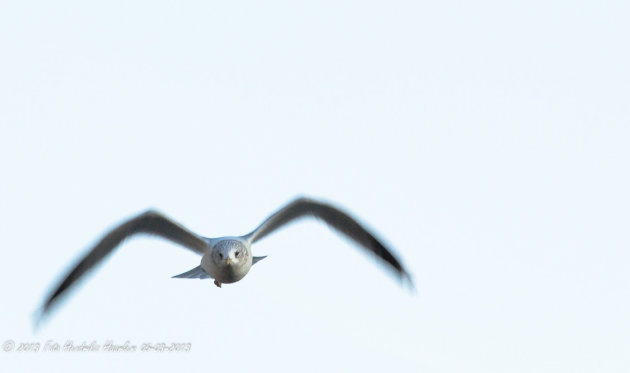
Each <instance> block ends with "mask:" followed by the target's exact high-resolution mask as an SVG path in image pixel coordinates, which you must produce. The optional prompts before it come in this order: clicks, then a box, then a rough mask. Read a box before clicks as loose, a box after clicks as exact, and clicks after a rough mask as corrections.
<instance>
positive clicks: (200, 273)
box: [172, 266, 212, 279]
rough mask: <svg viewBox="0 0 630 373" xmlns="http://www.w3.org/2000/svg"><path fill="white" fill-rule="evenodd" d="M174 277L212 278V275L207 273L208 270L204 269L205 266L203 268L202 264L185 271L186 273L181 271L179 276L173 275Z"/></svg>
mask: <svg viewBox="0 0 630 373" xmlns="http://www.w3.org/2000/svg"><path fill="white" fill-rule="evenodd" d="M172 278H198V279H205V278H212V277H210V275H209V274H207V273H206V271H204V270H203V268H201V266H197V267H195V268H193V269H191V270H190V271H187V272H184V273H180V274H179V275H177V276H173V277H172Z"/></svg>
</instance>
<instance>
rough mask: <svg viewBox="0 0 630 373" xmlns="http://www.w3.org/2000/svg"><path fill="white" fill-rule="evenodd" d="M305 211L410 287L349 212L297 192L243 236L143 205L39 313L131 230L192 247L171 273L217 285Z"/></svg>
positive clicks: (243, 268) (238, 275)
mask: <svg viewBox="0 0 630 373" xmlns="http://www.w3.org/2000/svg"><path fill="white" fill-rule="evenodd" d="M308 216H310V217H314V218H317V219H321V220H323V221H324V222H325V223H326V224H328V225H329V226H330V227H332V228H334V229H335V230H337V231H339V232H340V233H342V234H344V235H346V236H347V237H348V238H350V239H351V240H353V241H354V242H355V243H356V244H358V245H359V246H360V247H362V248H364V249H365V250H367V251H369V252H371V253H373V254H374V255H375V256H376V257H377V258H379V259H380V261H381V262H382V263H383V264H384V265H385V266H386V267H388V268H389V269H390V270H392V271H393V272H394V273H395V274H396V275H397V276H398V277H399V278H400V279H401V280H403V281H405V280H406V281H407V282H408V283H409V284H410V285H411V286H412V287H413V282H412V280H411V276H410V274H409V272H408V271H407V270H406V269H405V268H404V267H403V265H402V264H401V262H400V260H399V259H397V258H396V257H395V256H394V255H393V254H392V253H391V252H390V250H388V249H387V248H386V247H385V246H384V245H383V244H382V243H381V242H380V241H379V240H378V239H376V238H375V237H374V235H372V234H371V233H370V232H368V231H367V230H366V229H365V228H364V227H362V226H361V225H360V224H359V223H358V222H357V221H356V220H354V219H353V218H351V217H350V216H349V215H348V214H347V213H345V212H343V211H341V210H340V209H338V208H336V207H333V206H331V205H329V204H326V203H323V202H319V201H316V200H313V199H309V198H298V199H296V200H294V201H293V202H291V203H289V204H288V205H286V206H284V207H282V208H281V209H280V210H278V211H277V212H275V213H274V214H273V215H271V216H270V217H268V218H267V219H266V220H265V221H263V222H262V224H260V225H259V226H258V227H257V228H256V229H254V230H253V231H251V232H250V233H248V234H246V235H243V236H228V237H219V238H208V237H202V236H199V235H197V234H196V233H193V232H191V231H190V230H188V229H186V228H185V227H183V226H181V225H180V224H178V223H176V222H174V221H173V220H171V219H170V218H168V217H166V216H164V215H162V214H161V213H159V212H157V211H154V210H149V211H146V212H144V213H142V214H140V215H138V216H136V217H134V218H132V219H130V220H127V221H125V222H124V223H122V224H120V225H119V226H117V227H116V228H114V229H113V230H112V231H110V232H109V233H107V234H106V235H105V236H104V237H103V238H102V239H101V240H100V241H99V242H98V243H97V244H96V245H95V246H94V247H93V248H92V249H91V250H90V251H89V252H88V253H87V254H86V255H85V256H84V257H83V258H82V259H81V260H80V261H79V263H78V264H77V265H76V266H75V267H74V268H73V269H72V270H71V271H70V272H69V273H68V274H67V275H66V276H65V277H64V279H63V280H62V281H61V282H60V283H59V284H58V285H57V286H56V287H55V288H54V290H53V291H52V292H51V293H50V295H49V296H48V297H47V298H46V300H45V302H44V303H43V306H42V308H41V309H40V316H41V317H43V316H44V315H46V314H47V313H48V312H49V311H50V309H51V307H52V306H53V305H54V304H55V303H56V302H57V301H58V300H59V299H60V297H61V296H62V295H63V294H64V293H66V292H67V291H68V289H70V288H71V287H72V286H73V285H74V284H76V282H77V281H79V280H80V279H81V278H82V277H83V276H84V275H85V274H86V273H87V272H89V271H90V270H91V269H92V268H93V267H94V266H95V265H96V264H98V263H99V262H100V261H101V260H103V259H104V258H105V257H106V256H108V255H109V254H111V253H112V252H113V251H114V249H115V248H116V247H118V246H119V245H120V244H121V243H122V242H123V240H125V239H126V238H128V237H130V236H133V235H136V234H150V235H155V236H159V237H162V238H165V239H167V240H170V241H172V242H174V243H176V244H179V245H180V246H183V247H185V248H187V249H189V250H192V251H194V252H195V253H197V254H199V255H201V264H200V265H198V266H197V267H195V268H193V269H191V270H190V271H187V272H184V273H182V274H179V275H177V276H173V277H174V278H192V279H194V278H196V279H214V284H215V285H216V286H218V287H221V285H222V284H231V283H234V282H237V281H239V280H241V279H242V278H243V277H245V275H246V274H247V273H248V272H249V270H250V268H251V267H252V265H254V264H255V263H257V262H258V261H260V260H262V259H264V258H265V256H253V255H252V250H251V246H252V244H254V243H256V242H258V241H259V240H261V239H262V238H264V237H266V236H268V235H269V234H271V233H272V232H274V231H275V230H277V229H278V228H280V227H282V226H284V225H286V224H288V223H290V222H292V221H294V220H297V219H299V218H302V217H308Z"/></svg>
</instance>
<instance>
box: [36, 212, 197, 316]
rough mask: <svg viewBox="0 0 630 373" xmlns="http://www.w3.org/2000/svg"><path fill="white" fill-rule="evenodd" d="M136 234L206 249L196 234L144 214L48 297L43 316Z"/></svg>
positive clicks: (83, 261) (100, 246) (94, 252)
mask: <svg viewBox="0 0 630 373" xmlns="http://www.w3.org/2000/svg"><path fill="white" fill-rule="evenodd" d="M138 233H147V234H153V235H157V236H160V237H163V238H166V239H168V240H171V241H173V242H175V243H177V244H179V245H182V246H184V247H186V248H188V249H190V250H192V251H194V252H196V253H198V254H203V252H204V250H206V248H207V247H208V244H207V243H206V241H205V240H204V239H203V238H201V237H200V236H198V235H196V234H195V233H192V232H191V231H189V230H187V229H186V228H184V227H182V226H181V225H179V224H177V223H175V222H173V221H171V220H170V219H168V218H167V217H165V216H164V215H162V214H160V213H158V212H155V211H147V212H145V213H143V214H141V215H139V216H137V217H135V218H132V219H130V220H128V221H126V222H125V223H123V224H121V225H119V226H118V227H116V228H114V229H113V230H112V231H111V232H109V233H108V234H107V235H105V237H103V238H102V239H101V240H100V241H99V242H98V243H97V244H96V245H95V246H94V248H93V249H92V250H90V252H89V253H87V255H85V256H84V257H83V259H81V261H80V262H79V263H78V264H77V265H76V266H75V267H74V268H73V269H72V270H71V271H70V273H69V274H68V275H67V276H66V277H65V278H64V279H63V281H61V283H60V284H59V285H58V286H57V287H56V288H55V290H54V291H53V292H52V293H51V294H50V295H49V296H48V298H47V299H46V302H45V303H44V305H43V307H42V310H41V311H42V315H43V314H45V313H46V312H47V311H48V310H49V309H50V307H51V306H52V305H53V304H54V302H55V301H56V300H57V299H58V298H59V296H61V295H62V294H63V293H64V292H65V291H66V290H67V289H68V288H69V287H71V286H72V285H73V284H74V283H75V282H76V281H77V280H79V279H80V278H81V277H82V276H83V275H84V274H85V273H86V272H88V271H89V270H90V269H91V268H92V267H94V265H96V264H97V263H98V262H100V261H101V260H102V259H103V258H105V257H106V256H107V255H109V254H110V253H112V252H113V251H114V249H115V248H116V247H117V246H118V245H119V244H120V243H121V242H122V241H123V240H124V239H125V238H127V237H129V236H132V235H134V234H138Z"/></svg>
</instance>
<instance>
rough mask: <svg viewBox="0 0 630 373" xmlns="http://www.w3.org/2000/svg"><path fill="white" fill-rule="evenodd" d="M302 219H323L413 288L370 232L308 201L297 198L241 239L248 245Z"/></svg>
mask: <svg viewBox="0 0 630 373" xmlns="http://www.w3.org/2000/svg"><path fill="white" fill-rule="evenodd" d="M305 216H312V217H315V218H318V219H321V220H323V221H324V222H325V223H326V224H328V225H329V226H331V227H332V228H334V229H336V230H337V231H339V232H341V233H343V234H344V235H346V236H348V237H349V238H351V239H352V240H353V241H354V242H356V243H357V244H359V245H360V246H361V247H364V248H366V249H368V250H369V251H371V252H372V253H374V254H376V256H377V257H378V258H380V259H381V260H382V261H384V262H385V263H387V264H388V265H389V266H390V267H391V269H392V270H394V272H395V273H396V274H397V275H398V276H400V277H401V278H402V279H407V280H408V281H409V283H410V284H411V285H412V286H413V283H412V280H411V276H410V275H409V273H408V272H407V271H406V270H405V268H404V267H403V266H402V264H401V263H400V261H399V260H398V259H396V257H394V255H393V254H392V253H391V252H390V251H389V250H388V249H386V248H385V246H384V245H383V244H382V243H381V242H380V241H379V240H377V239H376V238H375V237H374V236H373V235H372V234H371V233H370V232H368V231H367V230H366V229H365V228H363V227H362V226H361V225H360V224H359V223H357V222H356V221H355V220H354V219H353V218H351V217H350V216H348V215H347V214H346V213H344V212H343V211H341V210H339V209H337V208H335V207H332V206H330V205H327V204H324V203H321V202H317V201H314V200H311V199H308V198H299V199H297V200H295V201H293V202H291V203H289V204H288V205H286V206H285V207H283V208H282V209H280V210H279V211H277V212H276V213H275V214H273V215H271V216H270V217H269V218H267V220H265V221H264V222H263V223H262V224H261V225H260V226H258V228H256V229H255V230H254V231H253V232H251V233H249V234H247V235H246V236H245V237H246V238H247V239H249V241H250V242H251V243H254V242H256V241H258V240H260V239H262V238H263V237H265V236H267V235H268V234H270V233H272V232H273V231H275V230H276V229H278V228H280V227H281V226H283V225H285V224H287V223H290V222H292V221H294V220H296V219H298V218H301V217H305Z"/></svg>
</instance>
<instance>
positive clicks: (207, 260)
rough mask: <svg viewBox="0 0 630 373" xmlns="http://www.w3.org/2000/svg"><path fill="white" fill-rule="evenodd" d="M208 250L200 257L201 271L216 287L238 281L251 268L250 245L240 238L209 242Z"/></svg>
mask: <svg viewBox="0 0 630 373" xmlns="http://www.w3.org/2000/svg"><path fill="white" fill-rule="evenodd" d="M209 246H210V249H209V250H208V252H206V253H205V254H203V256H202V257H201V269H203V271H204V272H206V273H207V274H208V275H209V276H210V277H212V278H213V279H214V280H215V283H216V284H217V286H219V287H220V286H221V284H232V283H234V282H236V281H239V280H240V279H242V278H243V277H245V275H246V274H247V272H249V269H250V268H251V267H252V263H253V257H252V249H251V245H250V244H249V242H247V240H245V239H243V238H241V237H221V238H217V239H214V240H210V242H209Z"/></svg>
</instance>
